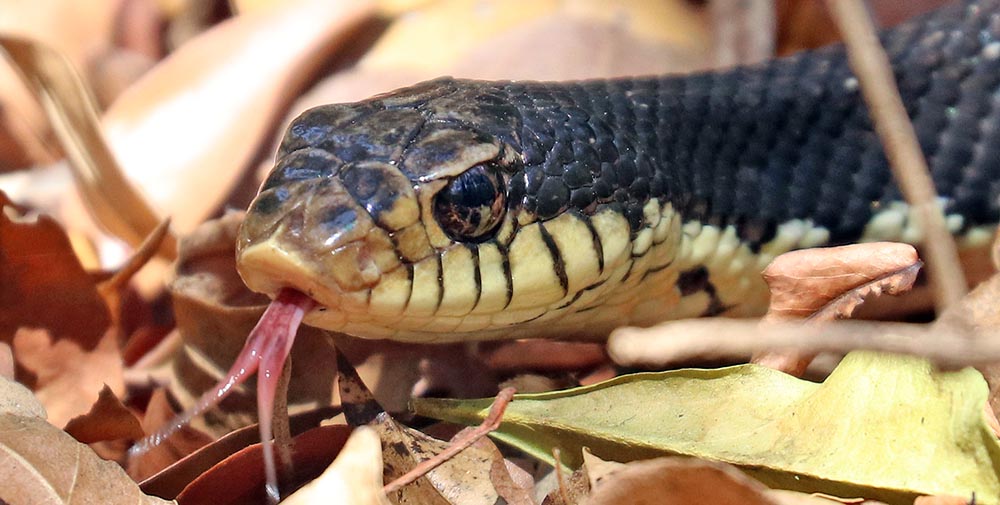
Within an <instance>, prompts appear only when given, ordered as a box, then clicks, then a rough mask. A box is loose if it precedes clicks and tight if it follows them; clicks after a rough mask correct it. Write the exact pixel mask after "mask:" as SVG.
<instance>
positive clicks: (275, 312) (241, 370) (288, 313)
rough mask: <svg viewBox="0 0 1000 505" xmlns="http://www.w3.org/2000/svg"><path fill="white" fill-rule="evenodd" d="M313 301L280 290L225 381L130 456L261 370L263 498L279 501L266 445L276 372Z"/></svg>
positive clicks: (271, 453) (271, 454)
mask: <svg viewBox="0 0 1000 505" xmlns="http://www.w3.org/2000/svg"><path fill="white" fill-rule="evenodd" d="M314 305H315V302H314V301H313V300H312V299H311V298H309V297H308V296H306V295H305V294H303V293H300V292H298V291H295V290H293V289H288V288H285V289H282V290H281V291H280V292H278V296H277V297H275V299H274V301H272V302H271V304H270V305H269V306H268V307H267V310H266V311H264V315H263V316H261V318H260V321H258V322H257V326H255V327H254V329H253V331H251V332H250V336H248V337H247V343H246V345H244V346H243V349H242V350H241V351H240V354H239V356H237V357H236V361H235V362H234V363H233V366H232V367H231V368H230V369H229V373H228V374H226V378H225V379H223V380H222V381H220V382H219V383H218V384H216V385H215V387H214V388H212V389H210V390H208V391H206V392H205V393H204V394H203V395H202V396H201V398H199V399H198V402H197V403H195V404H194V406H193V407H191V408H190V409H188V410H186V411H185V412H183V413H181V414H179V415H178V416H177V417H175V418H174V419H173V420H172V421H171V422H170V423H169V424H167V425H166V426H164V427H163V428H161V429H160V431H158V432H156V433H154V434H153V435H150V436H148V437H146V438H145V439H143V440H141V441H140V442H138V443H136V445H134V446H133V447H132V449H131V450H130V451H129V453H130V454H131V455H133V456H135V455H141V454H143V453H145V452H147V451H149V450H150V449H152V448H153V447H156V446H157V445H159V444H160V443H162V442H163V441H164V440H166V439H167V438H169V437H170V436H171V435H173V434H174V433H175V432H176V431H177V430H179V429H181V428H183V427H184V426H187V424H188V423H189V422H190V421H191V419H192V418H194V417H195V416H197V415H199V414H201V413H203V412H205V411H206V410H208V409H210V408H212V407H214V406H216V405H218V404H219V402H221V401H222V400H223V398H225V397H226V396H228V395H229V393H230V392H231V391H232V390H233V387H235V386H237V385H239V384H242V383H243V382H244V381H246V380H247V379H248V378H249V377H250V376H251V375H253V374H254V372H256V371H258V369H259V370H260V372H261V373H260V376H259V377H258V378H257V417H258V420H259V426H260V440H261V445H262V447H263V449H264V473H265V477H266V479H267V494H268V498H270V499H271V500H272V501H273V502H274V503H277V502H278V498H279V493H278V475H277V470H276V467H275V464H274V447H273V445H272V442H271V421H272V419H271V417H272V409H273V408H274V396H275V393H276V390H277V387H278V379H279V377H281V368H282V366H283V365H284V363H285V359H286V358H287V357H288V353H289V352H290V351H291V350H292V343H293V342H294V341H295V332H296V330H298V327H299V323H301V322H302V318H303V317H304V316H305V314H306V312H309V310H311V309H312V308H313V306H314Z"/></svg>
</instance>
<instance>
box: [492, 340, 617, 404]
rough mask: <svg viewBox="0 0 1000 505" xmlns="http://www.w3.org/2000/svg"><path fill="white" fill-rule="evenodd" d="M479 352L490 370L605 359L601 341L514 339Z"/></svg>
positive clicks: (574, 365)
mask: <svg viewBox="0 0 1000 505" xmlns="http://www.w3.org/2000/svg"><path fill="white" fill-rule="evenodd" d="M481 353H482V354H483V358H482V359H483V361H485V362H486V364H487V365H488V366H489V367H490V369H491V370H493V371H494V372H510V371H526V370H536V371H564V370H569V371H574V370H581V369H588V368H594V367H596V366H598V365H601V364H603V363H606V362H607V354H606V353H605V351H604V345H603V344H595V343H592V342H559V341H545V340H518V341H513V342H500V343H498V344H496V345H495V346H491V348H489V349H488V350H485V351H481ZM519 391H520V390H519ZM522 392H523V391H522Z"/></svg>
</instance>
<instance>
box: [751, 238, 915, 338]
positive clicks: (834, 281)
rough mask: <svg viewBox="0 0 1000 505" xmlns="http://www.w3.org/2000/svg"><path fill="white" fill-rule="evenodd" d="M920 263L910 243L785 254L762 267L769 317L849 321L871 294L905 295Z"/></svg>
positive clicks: (865, 245)
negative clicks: (901, 293) (768, 299)
mask: <svg viewBox="0 0 1000 505" xmlns="http://www.w3.org/2000/svg"><path fill="white" fill-rule="evenodd" d="M920 265H921V262H920V259H919V258H918V257H917V251H916V249H914V248H913V246H911V245H908V244H899V243H892V242H873V243H868V244H853V245H847V246H841V247H827V248H817V249H804V250H800V251H792V252H789V253H785V254H782V255H781V256H778V257H777V258H775V259H774V261H773V262H771V264H770V265H768V267H767V268H766V269H764V273H763V275H764V280H765V281H767V285H768V288H769V289H770V291H771V304H770V309H769V310H768V317H769V318H771V319H778V318H790V319H799V318H806V317H808V318H809V319H811V320H814V321H816V320H821V321H822V320H830V319H834V318H843V317H849V316H850V315H851V313H852V312H853V311H854V309H855V308H856V307H857V306H858V305H859V304H861V303H862V301H863V299H864V297H865V296H867V295H868V294H870V293H871V294H876V295H878V294H881V293H882V292H883V291H885V292H887V293H889V294H895V293H898V292H900V291H905V290H906V289H909V287H910V286H911V285H912V284H913V281H914V280H916V275H917V270H918V269H919V268H920Z"/></svg>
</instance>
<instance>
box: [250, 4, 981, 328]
mask: <svg viewBox="0 0 1000 505" xmlns="http://www.w3.org/2000/svg"><path fill="white" fill-rule="evenodd" d="M881 38H882V42H883V44H884V45H885V47H886V50H887V52H888V54H889V57H890V60H891V62H892V66H893V70H894V73H895V76H896V79H897V80H898V83H899V88H900V92H901V94H902V97H903V100H904V103H905V104H906V107H907V111H908V113H909V114H910V116H911V119H912V121H913V124H914V126H915V129H916V132H917V135H918V138H919V141H920V144H921V147H922V148H923V150H924V153H925V155H926V156H927V158H928V161H929V164H930V167H931V170H932V172H933V179H934V182H935V183H936V185H937V189H938V191H939V194H940V203H941V205H942V208H943V210H944V212H945V215H946V221H947V223H948V226H949V228H950V229H951V231H952V232H954V233H955V234H956V236H957V237H958V238H959V239H960V245H962V246H967V247H975V246H982V245H983V244H985V243H987V242H988V240H989V238H990V236H991V233H992V230H993V228H994V227H995V224H996V223H997V221H998V217H1000V201H998V198H1000V0H977V1H964V2H958V3H956V4H953V5H950V6H947V7H945V8H943V9H940V10H938V11H935V12H933V13H930V14H928V15H926V16H923V17H920V18H918V19H915V20H913V21H911V22H908V23H906V24H903V25H900V26H899V27H896V28H894V29H892V30H889V31H886V32H884V33H883V34H882V35H881ZM920 238H921V230H920V228H919V226H917V225H915V224H914V223H913V221H912V220H911V218H910V216H909V212H908V209H907V206H906V205H905V203H903V202H902V201H901V197H900V193H899V190H898V189H897V188H896V186H895V184H894V183H893V181H892V177H891V174H890V172H889V169H888V165H887V162H886V158H885V155H884V153H883V151H882V148H881V146H880V144H879V141H878V139H877V138H876V135H875V133H874V132H873V130H872V122H871V120H870V118H869V116H868V113H867V110H866V107H865V105H864V103H863V101H862V98H861V96H860V92H859V89H858V81H857V80H856V78H855V77H854V76H853V75H852V73H851V70H850V68H849V67H848V64H847V58H846V56H845V52H844V48H843V47H841V46H830V47H826V48H822V49H819V50H816V51H812V52H805V53H800V54H797V55H794V56H791V57H788V58H782V59H776V60H773V61H769V62H766V63H763V64H760V65H756V66H749V67H741V68H734V69H730V70H725V71H719V72H706V73H698V74H693V75H683V76H657V77H642V78H625V79H613V80H592V81H581V82H486V81H471V80H459V79H451V78H443V79H438V80H434V81H430V82H425V83H422V84H418V85H415V86H413V87H409V88H405V89H400V90H397V91H394V92H391V93H388V94H384V95H380V96H376V97H373V98H371V99H368V100H365V101H362V102H358V103H353V104H335V105H326V106H321V107H318V108H315V109H312V110H309V111H307V112H305V113H304V114H302V115H301V116H300V117H299V118H298V119H296V120H295V121H294V122H293V123H292V125H291V126H290V127H289V129H288V131H287V133H286V135H285V137H284V140H283V141H282V144H281V147H280V150H279V152H278V155H277V161H276V164H275V167H274V168H273V170H272V172H271V173H270V176H269V177H268V178H267V180H266V181H265V182H264V184H263V185H262V187H261V190H260V193H259V195H258V196H257V197H256V199H255V200H254V202H253V203H252V204H251V206H250V209H249V211H248V213H247V217H246V220H245V222H244V224H243V226H242V228H241V231H240V236H239V242H238V244H237V257H238V268H239V271H240V274H241V275H242V277H243V279H244V280H245V281H246V283H247V285H248V286H249V287H250V288H251V289H253V290H255V291H259V292H263V293H267V294H270V295H272V296H273V295H274V294H275V293H277V292H278V291H279V290H280V289H282V288H286V287H290V288H294V289H297V290H300V291H302V292H304V293H306V294H308V295H309V296H310V297H311V298H313V299H314V300H315V301H316V302H317V303H318V306H317V307H316V308H315V309H314V310H312V311H311V312H310V313H309V314H308V315H307V316H306V322H307V324H312V325H315V326H320V327H323V328H327V329H331V330H336V331H341V332H345V333H349V334H353V335H358V336H362V337H371V338H392V339H397V340H407V341H414V342H446V341H456V340H467V339H499V338H515V337H560V338H568V337H578V338H599V337H603V336H605V335H606V334H607V333H608V332H609V331H610V330H611V329H613V328H614V327H617V326H620V325H623V324H638V325H645V324H651V323H654V322H657V321H660V320H664V319H671V318H680V317H693V316H701V315H715V314H725V315H753V314H759V313H761V312H762V311H763V310H764V309H765V307H766V301H767V292H766V288H765V286H764V284H763V281H762V280H761V278H760V275H759V272H760V271H761V269H762V268H763V267H764V266H765V265H766V264H767V263H768V262H769V261H770V260H771V259H773V258H774V257H775V256H776V255H778V254H781V253H783V252H786V251H788V250H792V249H797V248H804V247H812V246H821V245H834V244H844V243H849V242H855V241H866V240H876V239H880V240H904V241H909V242H917V241H919V240H920Z"/></svg>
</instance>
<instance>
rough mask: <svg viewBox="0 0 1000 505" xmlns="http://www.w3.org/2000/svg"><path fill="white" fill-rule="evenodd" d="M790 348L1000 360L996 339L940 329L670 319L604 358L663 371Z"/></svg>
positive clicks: (622, 338) (941, 360) (618, 340)
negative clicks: (684, 364) (697, 361)
mask: <svg viewBox="0 0 1000 505" xmlns="http://www.w3.org/2000/svg"><path fill="white" fill-rule="evenodd" d="M774 349H792V350H796V351H800V352H810V353H819V352H836V353H847V352H850V351H853V350H856V349H868V350H873V351H885V352H892V353H897V354H910V355H914V356H921V357H925V358H927V359H930V360H931V361H934V362H935V363H937V364H939V365H941V366H944V367H948V368H952V367H957V366H965V365H977V364H984V363H994V362H997V361H1000V335H994V334H981V335H977V336H976V338H971V337H970V336H969V335H966V334H964V333H962V332H961V331H958V330H957V329H956V328H948V327H943V326H941V325H933V326H930V327H928V326H927V325H920V324H907V323H881V322H872V321H837V322H831V323H828V324H823V325H815V324H800V323H771V324H766V325H761V324H758V322H757V321H749V320H736V319H722V318H718V319H692V320H685V321H673V322H669V323H664V324H661V325H657V326H654V327H651V328H643V329H640V328H621V329H619V330H615V332H614V333H612V335H611V339H610V340H609V342H608V354H609V355H610V356H611V359H612V360H614V362H615V363H618V364H619V365H623V366H638V367H657V368H659V367H663V366H666V365H668V364H673V363H678V362H684V361H688V360H691V359H695V358H698V359H720V358H742V357H745V356H747V355H749V354H751V353H754V352H760V351H764V350H774Z"/></svg>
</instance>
